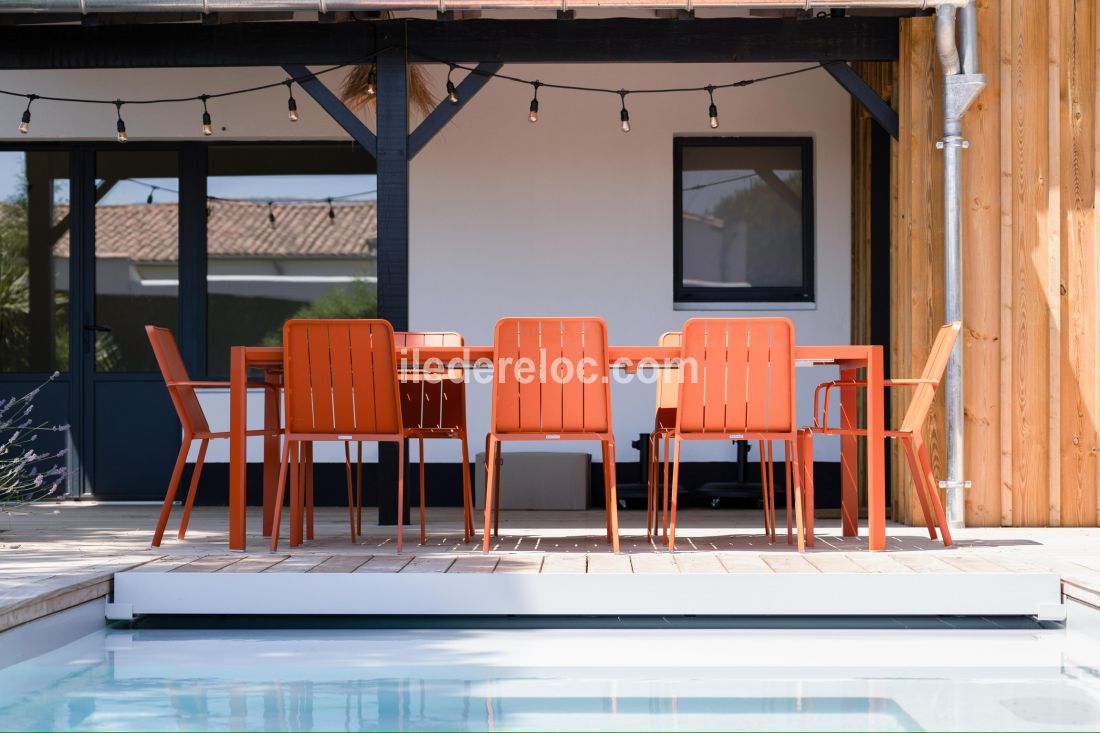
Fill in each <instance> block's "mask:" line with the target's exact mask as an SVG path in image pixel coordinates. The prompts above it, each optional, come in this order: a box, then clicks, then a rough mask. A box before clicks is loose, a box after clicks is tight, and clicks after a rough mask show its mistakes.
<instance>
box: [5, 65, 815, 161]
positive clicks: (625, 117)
mask: <svg viewBox="0 0 1100 733" xmlns="http://www.w3.org/2000/svg"><path fill="white" fill-rule="evenodd" d="M395 50H397V51H400V50H404V51H405V52H406V53H410V54H411V55H413V56H415V57H417V58H418V59H420V60H422V61H426V62H433V63H440V64H446V65H447V68H448V71H447V85H446V89H447V100H448V101H449V102H450V103H451V104H459V101H460V100H459V96H458V90H457V88H456V87H455V83H454V80H453V74H454V72H455V70H457V69H461V70H463V71H466V72H467V73H470V74H478V75H480V76H483V77H486V78H489V79H500V80H503V81H508V82H513V83H517V84H525V85H528V86H530V87H532V88H533V90H534V94H533V95H532V98H531V103H530V105H529V106H528V113H527V119H528V120H530V121H531V122H537V121H538V114H539V103H538V92H539V89H540V88H541V87H547V88H550V89H560V90H568V91H577V92H591V93H598V94H618V95H619V98H620V102H621V109H620V111H619V121H620V122H621V124H622V130H623V132H629V131H630V113H629V112H628V111H627V108H626V95H627V94H677V93H689V92H695V93H698V92H700V91H703V92H706V93H707V96H708V98H709V100H710V105H709V107H708V109H707V113H708V115H707V116H708V120H709V124H710V127H711V128H712V129H715V128H717V127H718V107H717V105H716V104H715V102H714V92H715V91H717V90H719V89H729V88H733V87H745V86H749V85H751V84H757V83H760V82H764V81H771V80H773V79H780V78H783V77H787V76H794V75H796V74H802V73H805V72H808V71H813V70H814V69H819V68H821V64H815V65H813V66H806V67H803V68H801V69H794V70H791V71H783V72H779V73H776V74H769V75H766V76H760V77H756V78H751V79H741V80H740V81H735V82H730V83H726V84H708V85H706V86H702V87H670V88H650V89H631V90H629V91H628V90H626V89H613V88H604V87H590V86H581V85H575V84H553V83H548V82H542V81H538V80H531V79H523V78H521V77H517V76H511V75H509V74H502V73H499V72H495V71H492V72H491V71H484V70H482V69H480V68H478V67H472V66H466V65H463V64H458V63H454V62H448V61H445V60H442V59H438V58H433V57H432V56H430V55H428V54H425V53H421V52H419V51H416V50H415V49H413V48H410V47H408V46H404V45H400V46H389V47H386V48H381V49H378V50H377V51H375V52H374V53H371V54H369V55H367V56H364V57H361V58H359V59H356V60H355V61H350V62H348V63H344V64H337V65H335V66H330V67H327V68H325V69H321V70H319V71H315V72H310V73H308V74H304V75H303V76H301V77H300V78H299V77H291V78H289V79H283V80H280V81H277V82H271V83H268V84H260V85H257V86H252V87H246V88H243V89H234V90H231V91H225V92H219V93H217V94H200V95H195V96H190V97H166V98H154V99H126V100H123V99H114V100H111V99H95V98H87V97H60V96H49V95H41V94H28V93H26V92H15V91H10V90H6V89H0V95H2V96H9V97H20V98H23V99H26V100H27V106H26V108H25V109H24V111H23V116H22V118H21V120H20V123H19V132H20V133H23V134H26V133H28V132H30V120H31V110H30V108H31V103H32V102H34V101H35V100H38V99H43V100H47V101H53V102H65V103H74V104H113V105H115V111H116V114H117V116H118V120H117V124H116V130H117V133H118V134H117V139H118V141H119V142H126V141H127V140H128V139H129V136H128V135H127V132H126V123H125V122H124V121H123V119H122V105H123V104H176V103H182V102H194V101H199V102H202V104H203V119H202V123H203V124H202V133H203V135H204V136H207V135H212V134H213V133H214V129H213V122H212V120H211V119H210V112H209V110H208V109H207V101H208V100H210V99H218V98H221V97H231V96H237V95H242V94H251V93H253V92H260V91H264V90H267V89H273V88H276V87H278V86H279V85H281V84H285V85H286V87H287V116H288V118H289V119H290V120H291V121H292V122H295V121H297V120H298V119H299V117H298V104H297V101H296V100H295V99H294V94H293V83H294V82H298V83H302V82H303V81H305V80H307V79H316V78H317V77H319V76H321V75H322V74H327V73H330V72H333V71H337V70H339V69H346V68H348V67H350V66H357V65H362V64H364V63H366V62H368V61H373V60H374V59H376V58H377V57H378V56H379V55H380V54H382V53H385V52H388V51H395ZM377 84H378V74H377V67H376V65H374V64H373V63H371V66H370V68H369V69H368V72H367V87H366V95H367V96H368V97H374V96H376V95H377V93H378V88H377Z"/></svg>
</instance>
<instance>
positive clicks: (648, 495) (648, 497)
mask: <svg viewBox="0 0 1100 733" xmlns="http://www.w3.org/2000/svg"><path fill="white" fill-rule="evenodd" d="M656 452H657V433H656V432H654V433H652V434H651V435H650V436H649V454H648V455H647V456H646V458H647V465H648V466H649V470H648V471H646V484H645V539H646V542H649V541H651V540H652V539H653V535H654V534H655V533H656V524H657V521H656V516H657V491H656V486H657V483H656V481H655V480H654V479H655V476H654V474H655V469H656V465H655V464H656V461H655V458H656Z"/></svg>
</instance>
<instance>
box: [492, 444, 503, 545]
mask: <svg viewBox="0 0 1100 733" xmlns="http://www.w3.org/2000/svg"><path fill="white" fill-rule="evenodd" d="M493 460H495V461H496V471H495V472H494V473H493V535H494V536H496V537H500V474H501V472H502V470H503V467H504V451H503V450H502V446H501V445H500V441H499V440H498V441H497V450H496V454H495V457H494V458H493Z"/></svg>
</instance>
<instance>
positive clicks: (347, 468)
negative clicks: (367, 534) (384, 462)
mask: <svg viewBox="0 0 1100 733" xmlns="http://www.w3.org/2000/svg"><path fill="white" fill-rule="evenodd" d="M344 474H345V475H346V477H347V484H348V525H349V527H350V528H351V543H352V544H353V545H354V544H355V487H354V485H353V483H352V480H351V441H350V440H345V441H344Z"/></svg>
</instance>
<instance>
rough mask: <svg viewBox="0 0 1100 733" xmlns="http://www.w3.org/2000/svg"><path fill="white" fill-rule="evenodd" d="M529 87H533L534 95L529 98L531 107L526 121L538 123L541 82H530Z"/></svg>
mask: <svg viewBox="0 0 1100 733" xmlns="http://www.w3.org/2000/svg"><path fill="white" fill-rule="evenodd" d="M531 86H533V87H534V88H535V95H534V96H533V97H531V107H530V109H529V110H528V112H527V119H528V120H529V121H530V122H538V121H539V87H541V86H542V82H541V81H537V80H536V81H533V82H531Z"/></svg>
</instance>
